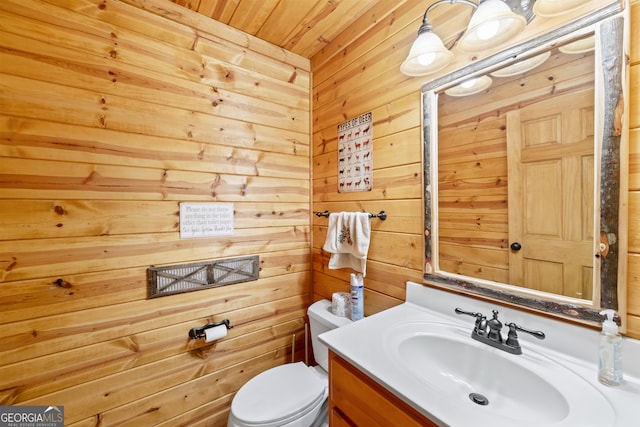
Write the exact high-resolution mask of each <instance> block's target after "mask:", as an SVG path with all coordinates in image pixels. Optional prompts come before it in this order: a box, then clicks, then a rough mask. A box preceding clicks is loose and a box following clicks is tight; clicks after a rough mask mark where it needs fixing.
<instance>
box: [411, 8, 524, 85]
mask: <svg viewBox="0 0 640 427" xmlns="http://www.w3.org/2000/svg"><path fill="white" fill-rule="evenodd" d="M506 1H507V2H505V1H503V0H480V1H479V3H474V2H472V1H469V0H440V1H437V2H435V3H433V4H432V5H430V6H429V7H428V8H427V10H426V11H425V12H424V16H423V17H422V25H421V26H420V29H419V30H418V37H417V38H416V40H415V41H414V42H413V45H412V46H411V49H410V50H409V55H408V56H407V59H405V61H404V62H403V63H402V65H401V66H400V71H401V72H402V73H403V74H405V75H408V76H423V75H426V74H432V73H435V72H437V71H440V70H442V69H443V68H445V67H446V66H447V65H449V64H450V63H451V61H452V60H453V53H452V52H450V51H449V50H448V49H447V48H446V47H445V46H444V44H443V43H442V40H441V39H440V37H438V36H437V35H436V34H435V33H434V32H433V27H432V26H431V24H429V22H428V20H427V15H428V14H429V12H430V11H431V10H433V9H434V8H436V7H438V6H440V5H443V4H464V5H467V6H470V7H473V8H474V9H476V10H475V11H474V13H473V15H472V16H471V19H470V20H469V25H468V26H467V29H466V30H465V32H464V33H463V34H462V36H461V38H460V43H459V45H458V50H460V51H461V52H464V53H478V52H482V51H485V50H489V49H492V48H495V47H497V46H499V45H501V44H502V43H504V42H505V41H507V40H510V39H512V38H513V37H515V36H516V35H517V34H519V33H520V32H522V30H524V28H525V26H526V25H527V19H525V17H524V16H522V15H521V14H517V13H515V12H513V10H512V8H513V9H514V10H515V9H518V10H523V11H525V12H529V11H530V10H525V9H526V8H528V7H530V6H531V4H533V3H534V2H535V0H530V1H527V0H506ZM507 3H509V4H507ZM511 3H513V4H514V5H513V6H511V5H510V4H511ZM525 3H526V5H525Z"/></svg>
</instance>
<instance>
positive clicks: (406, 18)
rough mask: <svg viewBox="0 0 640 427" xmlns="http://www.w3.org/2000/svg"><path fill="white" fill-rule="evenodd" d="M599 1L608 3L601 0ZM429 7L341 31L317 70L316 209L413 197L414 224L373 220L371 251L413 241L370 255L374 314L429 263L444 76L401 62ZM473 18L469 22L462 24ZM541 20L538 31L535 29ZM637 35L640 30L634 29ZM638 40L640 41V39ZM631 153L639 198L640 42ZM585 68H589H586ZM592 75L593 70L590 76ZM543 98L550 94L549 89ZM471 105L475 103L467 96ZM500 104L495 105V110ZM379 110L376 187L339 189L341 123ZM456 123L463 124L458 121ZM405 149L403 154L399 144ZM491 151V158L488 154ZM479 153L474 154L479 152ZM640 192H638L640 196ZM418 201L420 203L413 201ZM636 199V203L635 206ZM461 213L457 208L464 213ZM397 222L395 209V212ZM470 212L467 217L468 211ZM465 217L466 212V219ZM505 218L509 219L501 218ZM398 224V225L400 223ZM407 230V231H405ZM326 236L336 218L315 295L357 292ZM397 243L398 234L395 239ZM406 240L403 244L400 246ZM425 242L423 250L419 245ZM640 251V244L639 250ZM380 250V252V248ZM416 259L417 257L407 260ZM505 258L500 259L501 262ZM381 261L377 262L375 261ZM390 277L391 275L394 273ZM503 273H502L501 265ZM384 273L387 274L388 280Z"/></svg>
mask: <svg viewBox="0 0 640 427" xmlns="http://www.w3.org/2000/svg"><path fill="white" fill-rule="evenodd" d="M592 3H593V5H594V7H597V5H599V4H604V3H605V1H593V2H592ZM639 3H640V2H639V1H638V0H632V17H633V18H632V21H633V22H632V24H631V30H632V37H635V39H632V40H637V34H638V28H639V27H640V5H639ZM426 6H427V5H425V4H424V2H420V1H417V0H407V1H404V2H402V3H399V4H398V5H397V6H396V7H395V10H394V11H393V13H391V14H389V15H386V16H385V17H384V18H382V19H381V20H380V21H379V22H378V23H377V24H376V25H375V26H373V27H371V28H369V26H370V22H369V21H368V20H367V18H366V17H363V18H362V19H360V20H358V21H357V22H355V23H354V24H353V25H352V26H351V27H350V29H349V30H348V31H346V32H345V33H344V34H343V36H344V37H343V38H337V39H336V41H335V42H334V43H331V44H329V45H328V46H327V47H326V48H325V49H323V51H322V52H320V53H318V54H317V55H316V56H314V57H313V58H312V59H311V65H312V70H313V76H314V79H313V141H312V144H313V166H314V169H313V203H312V210H313V211H324V210H325V209H328V210H330V211H337V210H338V209H339V210H348V211H375V212H377V211H378V210H379V209H380V208H381V205H383V206H384V208H383V209H385V210H387V211H392V210H393V211H395V212H394V213H395V214H396V215H397V211H398V209H395V206H396V204H397V203H398V202H400V201H401V200H402V201H404V202H406V201H410V202H412V204H411V205H410V207H407V208H406V209H402V212H403V213H402V222H400V224H402V223H403V222H404V223H406V228H405V229H400V230H398V229H397V228H395V227H394V228H393V230H388V231H387V230H385V229H384V228H382V227H384V226H383V225H378V223H379V222H380V221H379V220H375V219H373V220H372V226H373V229H374V233H373V238H372V241H371V246H370V251H371V252H370V254H382V253H385V249H387V248H389V243H390V242H392V241H394V240H393V238H394V237H398V236H400V235H402V237H399V239H400V240H402V239H405V240H406V242H407V244H406V245H404V246H395V247H394V249H393V252H394V253H393V254H392V255H389V256H388V257H386V255H384V256H383V257H385V258H386V259H385V260H382V259H381V258H375V259H372V260H371V261H370V262H369V267H368V270H367V271H368V274H367V277H366V278H365V312H366V313H368V314H370V313H374V312H377V311H379V310H382V309H384V308H386V307H390V306H392V305H395V304H398V303H401V302H402V301H403V300H404V293H403V292H401V290H402V289H404V283H405V281H406V280H421V277H422V268H421V266H419V265H415V264H414V263H412V261H408V260H413V259H414V257H415V256H416V255H417V256H420V257H422V256H423V249H422V246H421V245H422V240H423V239H422V231H421V228H422V225H421V224H422V221H423V215H424V214H423V209H422V208H421V204H422V186H421V182H422V177H421V174H422V160H421V138H420V135H421V131H422V130H421V124H420V118H421V116H420V112H421V97H420V89H421V85H422V83H424V82H425V81H427V80H429V79H432V78H435V77H438V76H437V75H433V76H425V77H422V78H420V77H419V78H410V77H406V76H403V75H402V74H401V73H400V71H399V67H400V64H401V63H402V61H403V60H404V58H405V57H406V54H407V52H408V49H409V46H410V45H411V43H412V42H413V40H414V39H415V34H416V31H417V29H418V28H419V26H420V21H421V19H422V15H423V13H424V10H425V8H426ZM444 9H446V8H444V7H443V8H437V9H434V11H433V16H431V15H430V16H429V21H430V23H432V25H433V26H434V28H438V31H439V32H441V33H444V34H454V33H455V30H456V28H459V27H460V22H458V21H457V20H451V21H449V20H445V19H444V17H443V16H442V13H443V12H442V13H441V11H442V10H444ZM563 19H565V18H564V17H560V18H556V19H549V20H546V21H544V23H541V24H540V25H536V26H530V27H528V29H527V31H526V32H525V33H523V35H520V36H518V38H517V39H515V40H514V41H516V42H517V41H522V40H525V39H526V38H528V37H532V36H533V35H535V33H536V32H537V33H541V32H544V31H548V30H549V29H551V28H553V27H555V26H557V25H559V24H561V23H562V20H563ZM462 25H464V23H463V24H462ZM533 27H535V28H533ZM365 28H367V31H366V32H364V31H362V30H363V29H365ZM634 35H635V36H634ZM636 45H637V43H636ZM491 53H492V52H486V53H485V54H483V55H479V56H478V58H477V59H481V58H482V57H486V56H488V55H490V54H491ZM469 60H470V58H468V57H464V56H460V57H458V58H457V59H456V60H455V61H454V63H453V64H451V65H450V66H449V68H448V70H444V71H443V72H442V73H445V72H447V71H450V70H454V69H456V68H459V67H461V66H463V65H465V63H466V62H468V61H469ZM631 65H632V67H631V86H632V92H631V111H630V117H631V120H630V123H631V124H632V129H631V147H630V148H631V150H630V159H631V162H630V191H631V193H632V195H631V197H632V198H633V197H634V193H637V192H638V191H640V187H638V185H634V183H635V184H637V183H638V182H640V181H639V179H638V178H637V177H638V176H640V174H639V173H638V170H640V157H639V156H638V153H639V152H640V148H638V147H639V145H638V144H639V143H640V137H639V136H638V135H640V129H638V123H640V122H639V121H638V120H636V118H637V117H638V112H640V104H639V101H638V99H640V96H639V94H638V90H639V88H638V86H637V81H638V80H639V79H637V78H635V77H637V76H638V74H639V70H640V59H639V58H638V48H637V46H633V47H632V58H631ZM576 67H578V69H580V66H579V65H576ZM558 77H559V79H560V81H559V82H558V85H559V86H558V87H559V88H560V89H561V90H562V89H563V88H564V87H565V86H566V85H572V86H575V85H576V84H579V83H580V81H577V80H576V79H569V80H566V81H565V80H563V77H562V76H558ZM586 78H588V76H587V77H586ZM527 84H530V85H531V87H535V86H536V85H537V84H538V81H536V80H535V79H534V80H531V81H528V82H527ZM539 95H540V97H544V96H545V93H544V92H542V91H541V92H540V94H539ZM464 102H466V101H464ZM484 104H486V105H485V106H486V107H487V108H488V110H489V111H491V110H492V108H491V102H490V100H486V102H484ZM493 109H495V108H493ZM369 111H371V112H373V168H374V172H373V190H372V191H370V192H363V193H338V187H337V174H338V171H337V169H338V168H337V164H336V163H337V158H338V156H337V145H338V144H337V133H338V132H337V126H338V125H339V124H340V123H341V122H343V121H345V120H347V119H349V118H352V117H356V116H358V115H360V114H363V113H367V112H369ZM452 123H456V121H455V118H454V119H452ZM394 149H395V150H397V151H403V152H404V154H400V153H398V152H397V151H396V152H394V151H393V150H394ZM485 157H487V156H485ZM469 160H471V158H470V159H469ZM636 197H637V195H636ZM413 202H415V204H413ZM634 206H635V207H634ZM636 208H637V204H636V205H633V206H632V210H631V212H630V213H629V218H634V217H637V216H638V215H640V212H636V210H637V209H636ZM454 214H455V212H454ZM389 218H390V220H391V219H392V218H393V214H391V213H390V216H389ZM459 219H460V218H459ZM460 220H462V219H460ZM492 222H496V223H500V222H501V220H500V218H495V219H492ZM396 224H397V223H396ZM395 233H399V234H395ZM325 235H326V219H324V218H314V219H313V253H314V260H313V272H314V274H313V285H314V298H321V297H324V298H327V297H329V296H330V295H331V292H334V291H345V290H347V289H348V274H347V273H346V270H345V271H344V272H342V271H341V270H339V271H337V272H334V271H330V270H328V269H327V260H328V256H329V255H328V254H325V253H323V251H322V249H321V248H322V245H323V243H324V238H325ZM637 237H638V236H637V232H634V231H631V234H630V242H629V243H630V247H631V248H637V247H638V242H637ZM395 241H396V242H397V241H398V240H395ZM396 244H397V243H396ZM413 245H415V247H413ZM633 250H635V249H632V251H633ZM636 255H640V254H638V253H637V252H633V253H632V254H631V256H630V257H629V263H630V268H629V270H630V271H636V272H637V271H638V270H640V268H634V267H633V265H634V263H636V262H637V260H638V259H640V257H639V256H636ZM377 256H378V257H380V255H377ZM407 261H408V262H407ZM494 262H499V261H494ZM374 266H375V267H378V266H379V267H380V268H375V267H374ZM391 271H393V273H389V274H385V273H386V272H391ZM495 273H496V274H498V273H499V271H496V272H495ZM383 276H384V277H383ZM636 276H637V275H633V274H631V273H630V274H629V280H628V289H629V291H628V296H629V322H628V323H629V329H628V334H629V335H630V336H634V337H640V311H639V310H638V307H640V300H638V295H639V294H640V292H638V289H640V279H639V278H638V277H636Z"/></svg>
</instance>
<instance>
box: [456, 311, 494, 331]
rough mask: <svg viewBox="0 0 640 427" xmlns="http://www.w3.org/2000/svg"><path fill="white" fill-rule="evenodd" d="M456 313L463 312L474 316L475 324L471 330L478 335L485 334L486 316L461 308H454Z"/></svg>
mask: <svg viewBox="0 0 640 427" xmlns="http://www.w3.org/2000/svg"><path fill="white" fill-rule="evenodd" d="M455 312H456V314H464V315H467V316H471V317H475V318H476V324H475V327H474V328H473V331H474V332H475V333H477V334H480V335H485V334H486V333H487V317H486V316H485V315H484V314H482V313H475V312H473V311H465V310H462V309H461V308H456V309H455Z"/></svg>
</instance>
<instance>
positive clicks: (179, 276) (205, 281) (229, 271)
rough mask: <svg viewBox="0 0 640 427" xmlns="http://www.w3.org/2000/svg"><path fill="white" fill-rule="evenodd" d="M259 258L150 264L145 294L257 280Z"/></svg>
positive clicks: (151, 294)
mask: <svg viewBox="0 0 640 427" xmlns="http://www.w3.org/2000/svg"><path fill="white" fill-rule="evenodd" d="M259 262H260V258H259V256H258V255H252V256H247V257H237V258H227V259H222V260H212V261H207V262H199V263H192V264H180V265H167V266H163V267H153V266H151V267H149V268H148V270H147V279H148V284H149V298H155V297H161V296H165V295H174V294H181V293H183V292H191V291H197V290H200V289H209V288H217V287H219V286H226V285H232V284H234V283H241V282H249V281H252V280H258V277H259V275H260V265H259Z"/></svg>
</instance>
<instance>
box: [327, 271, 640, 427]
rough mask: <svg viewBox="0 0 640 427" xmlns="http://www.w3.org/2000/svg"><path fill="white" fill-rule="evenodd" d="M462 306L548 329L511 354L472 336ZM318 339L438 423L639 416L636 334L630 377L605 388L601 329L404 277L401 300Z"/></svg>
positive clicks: (610, 420)
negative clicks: (404, 298) (601, 374)
mask: <svg viewBox="0 0 640 427" xmlns="http://www.w3.org/2000/svg"><path fill="white" fill-rule="evenodd" d="M456 307H461V308H463V309H465V310H469V311H473V312H481V313H491V311H492V310H493V309H496V308H499V309H500V318H501V319H502V321H508V322H514V323H517V324H519V325H523V326H525V327H527V328H528V329H532V330H540V331H543V332H544V333H545V334H546V338H545V339H544V340H543V341H540V340H537V339H535V338H532V337H530V336H529V335H528V334H525V333H521V334H519V335H520V337H519V339H520V345H521V346H522V352H523V354H521V355H514V354H510V353H507V352H505V351H502V350H499V349H496V348H493V347H491V346H489V345H487V344H484V343H481V342H478V341H476V340H474V339H472V338H471V331H472V329H473V326H474V319H470V318H467V317H461V316H459V315H457V314H455V312H454V309H455V308H456ZM505 329H506V328H505ZM505 332H506V330H505V331H503V336H504V334H505ZM319 338H320V340H321V341H322V342H323V343H324V344H326V345H328V346H329V348H331V350H333V351H334V352H336V353H337V354H338V355H340V356H342V357H343V358H345V359H346V360H347V361H348V362H350V363H351V364H353V365H354V366H355V367H356V368H358V369H359V370H361V371H362V372H364V373H365V374H366V375H368V376H369V377H371V378H372V379H373V380H374V381H376V382H378V383H379V384H381V385H382V386H383V387H385V388H386V389H387V390H389V391H390V392H391V393H393V394H395V395H396V396H397V397H399V398H400V399H402V400H403V401H404V402H406V403H407V404H409V405H410V406H412V407H413V408H414V409H416V410H417V411H418V412H420V413H421V414H423V415H424V416H425V417H427V418H429V419H430V420H432V421H433V422H434V423H435V424H437V425H438V426H443V427H445V426H446V427H468V426H481V427H485V426H491V427H514V426H517V427H578V426H579V427H629V426H636V425H638V420H640V405H638V402H639V399H640V362H638V361H640V341H637V340H632V339H627V338H626V337H625V339H624V347H623V348H624V351H625V356H624V366H625V374H624V375H625V376H624V378H625V379H624V382H623V384H622V385H620V386H617V387H607V386H605V385H603V384H600V383H599V382H598V380H597V355H598V340H599V338H600V336H599V332H598V331H597V330H596V329H590V328H584V327H581V326H578V325H575V324H572V323H568V322H561V321H558V320H555V319H551V318H547V317H542V316H536V315H535V314H532V313H528V312H523V311H519V310H514V309H512V308H509V307H496V305H494V304H492V303H490V302H485V301H478V300H475V299H472V298H469V297H466V296H462V295H457V294H454V293H450V292H443V291H439V290H437V289H434V288H429V287H426V286H423V285H421V284H418V283H413V282H409V283H407V301H406V302H405V303H404V304H401V305H398V306H396V307H393V308H390V309H388V310H385V311H383V312H380V313H377V314H375V315H373V316H369V317H367V318H365V319H364V320H359V321H357V322H353V323H351V324H349V325H347V326H345V327H342V328H337V329H334V330H332V331H329V332H325V333H324V334H321V335H320V337H319ZM472 393H477V395H475V401H476V402H479V403H483V402H482V401H483V399H486V400H487V402H488V404H486V405H481V404H479V403H476V402H474V401H473V400H472V399H470V397H469V395H470V394H472Z"/></svg>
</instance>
